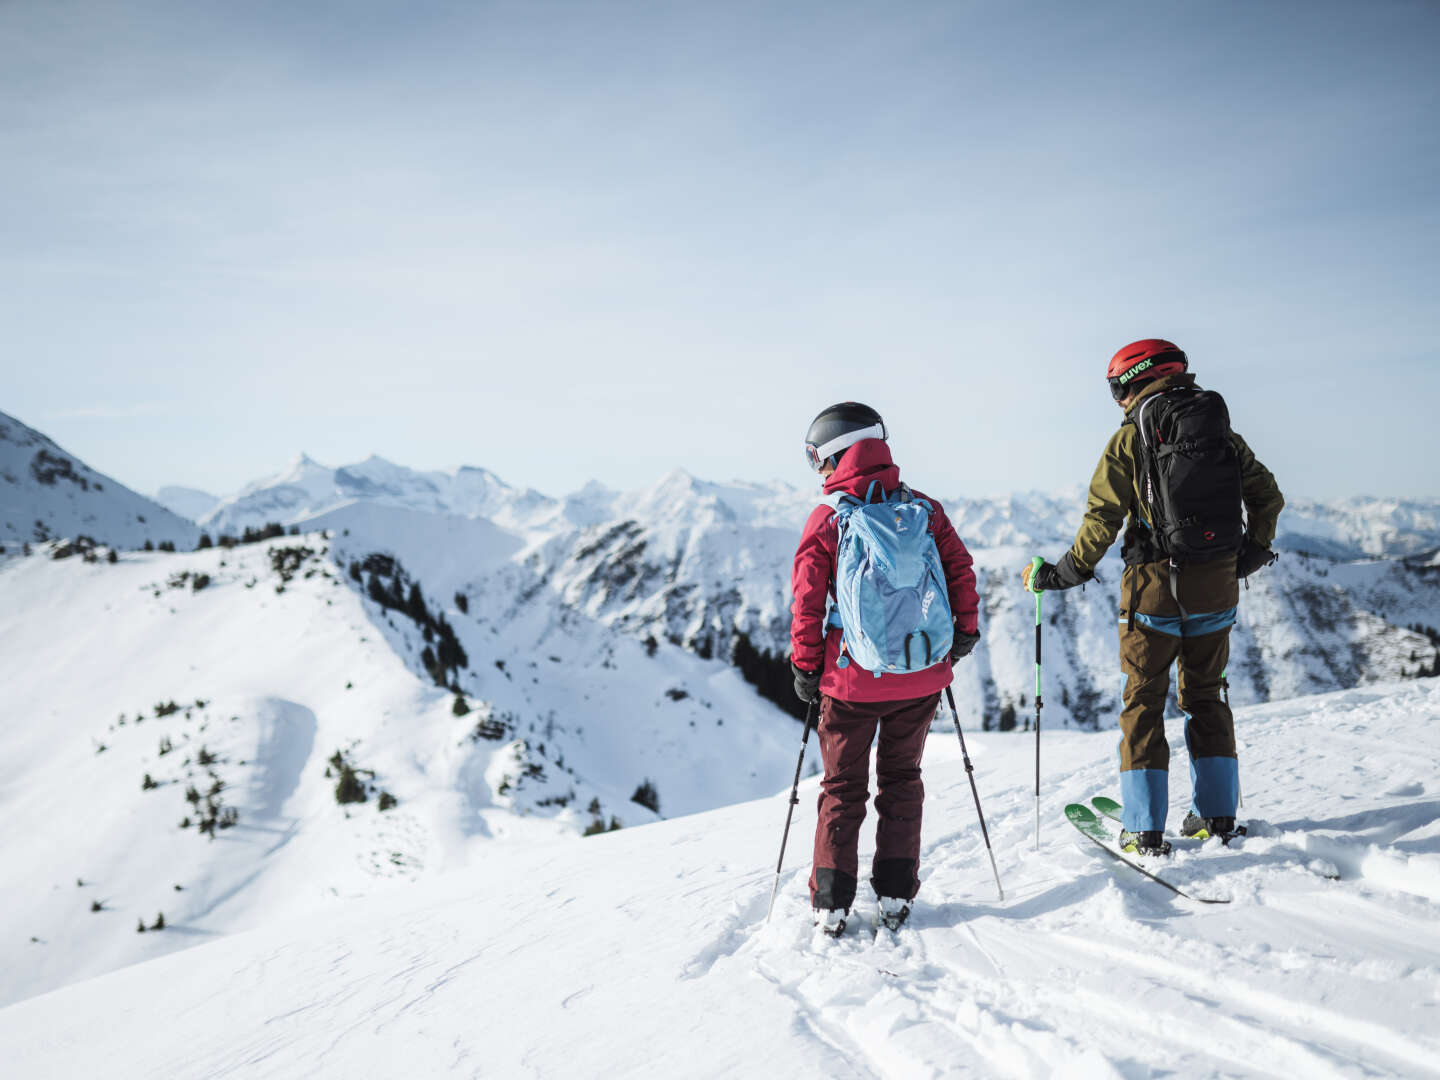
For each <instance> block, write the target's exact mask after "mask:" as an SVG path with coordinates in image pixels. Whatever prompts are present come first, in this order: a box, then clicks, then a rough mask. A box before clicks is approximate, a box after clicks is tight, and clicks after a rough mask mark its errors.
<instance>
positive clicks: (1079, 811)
mask: <svg viewBox="0 0 1440 1080" xmlns="http://www.w3.org/2000/svg"><path fill="white" fill-rule="evenodd" d="M1065 816H1066V817H1067V818H1068V819H1069V820H1070V824H1072V825H1074V826H1075V828H1077V829H1079V830H1080V831H1081V832H1082V833H1084V834H1085V835H1086V836H1087V837H1088V838H1089V839H1090V840H1092V841H1094V842H1095V843H1096V844H1097V845H1098V846H1099V847H1100V849H1101V850H1102V851H1104V852H1105V854H1107V855H1109V856H1110V857H1111V858H1112V859H1114V860H1116V861H1117V862H1122V863H1124V864H1125V865H1126V866H1128V867H1130V869H1132V870H1134V871H1135V872H1136V873H1138V874H1143V875H1144V876H1145V877H1147V878H1149V879H1150V880H1151V881H1153V882H1155V884H1157V885H1163V886H1164V887H1165V888H1167V889H1169V890H1170V891H1171V892H1173V893H1174V894H1175V895H1177V896H1183V897H1184V898H1185V899H1186V900H1194V901H1196V902H1197V903H1201V904H1228V903H1229V902H1230V901H1229V900H1228V899H1219V898H1213V899H1212V898H1211V897H1207V896H1195V895H1194V894H1192V893H1188V892H1186V891H1185V890H1184V889H1182V888H1179V887H1178V886H1176V885H1172V884H1170V882H1168V881H1166V880H1165V879H1164V878H1162V877H1161V876H1160V875H1158V874H1154V873H1151V872H1150V871H1149V870H1147V869H1145V867H1143V866H1141V865H1140V863H1139V861H1138V860H1136V859H1132V858H1130V856H1128V855H1126V854H1125V853H1124V852H1122V851H1120V850H1119V848H1117V847H1116V846H1115V837H1113V836H1111V835H1110V830H1109V829H1107V828H1106V827H1105V825H1104V824H1103V823H1102V822H1101V820H1100V819H1099V818H1098V817H1096V816H1095V811H1093V810H1091V809H1090V808H1089V807H1088V806H1081V805H1080V804H1079V803H1070V804H1069V805H1068V806H1066V807H1065Z"/></svg>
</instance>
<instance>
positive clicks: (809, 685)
mask: <svg viewBox="0 0 1440 1080" xmlns="http://www.w3.org/2000/svg"><path fill="white" fill-rule="evenodd" d="M790 670H791V671H792V672H794V673H795V696H796V697H798V698H799V699H800V700H801V701H803V702H805V703H806V704H807V705H808V704H809V703H810V702H812V701H814V700H815V699H816V698H818V697H819V696H820V672H818V671H806V670H804V669H803V668H798V667H796V666H795V661H794V660H791V661H790Z"/></svg>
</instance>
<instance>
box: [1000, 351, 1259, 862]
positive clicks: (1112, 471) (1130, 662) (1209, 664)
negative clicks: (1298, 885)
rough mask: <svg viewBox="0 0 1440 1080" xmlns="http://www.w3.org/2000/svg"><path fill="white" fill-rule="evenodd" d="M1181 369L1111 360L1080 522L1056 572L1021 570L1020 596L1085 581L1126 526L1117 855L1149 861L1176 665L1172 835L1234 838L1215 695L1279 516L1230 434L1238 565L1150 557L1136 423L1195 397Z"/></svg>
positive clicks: (1229, 759)
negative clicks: (1180, 785)
mask: <svg viewBox="0 0 1440 1080" xmlns="http://www.w3.org/2000/svg"><path fill="white" fill-rule="evenodd" d="M1188 366H1189V361H1188V360H1187V358H1186V356H1185V354H1184V353H1183V352H1181V351H1180V349H1179V348H1177V347H1176V346H1175V345H1173V344H1172V343H1171V342H1168V341H1165V340H1163V339H1160V338H1147V339H1145V340H1143V341H1137V342H1134V343H1132V344H1130V345H1127V346H1125V347H1124V348H1123V349H1121V350H1120V351H1119V352H1117V353H1116V354H1115V356H1114V358H1113V359H1112V360H1111V361H1110V366H1109V369H1108V372H1107V379H1108V381H1109V383H1110V388H1111V394H1112V396H1113V397H1114V398H1115V401H1116V404H1118V405H1119V406H1120V407H1121V408H1122V409H1124V410H1125V415H1126V422H1125V423H1123V424H1121V426H1120V429H1119V430H1118V431H1116V432H1115V434H1114V435H1112V436H1111V437H1110V441H1109V443H1108V444H1107V445H1106V447H1105V452H1104V453H1103V454H1101V455H1100V463H1099V464H1098V465H1097V466H1096V467H1095V475H1094V477H1093V478H1092V479H1091V481H1090V497H1089V505H1088V506H1087V508H1086V511H1085V520H1084V522H1083V523H1082V524H1081V526H1080V530H1079V532H1078V533H1077V534H1076V536H1075V542H1074V544H1073V545H1072V546H1071V548H1070V550H1069V551H1068V552H1066V553H1065V555H1064V556H1063V557H1062V558H1061V559H1060V561H1059V562H1058V563H1056V564H1054V565H1052V564H1050V563H1044V564H1043V565H1042V566H1040V568H1039V569H1038V570H1037V571H1036V572H1035V574H1034V575H1033V577H1032V574H1031V568H1030V567H1029V566H1027V567H1026V568H1025V569H1024V571H1023V572H1022V580H1023V581H1024V583H1025V587H1026V588H1027V589H1031V590H1032V591H1043V590H1046V589H1068V588H1072V587H1073V586H1075V585H1079V584H1081V583H1082V582H1084V581H1088V580H1089V579H1090V578H1091V577H1093V576H1094V571H1095V567H1096V565H1097V564H1098V563H1099V562H1100V558H1101V556H1103V555H1104V554H1105V552H1106V551H1107V550H1108V549H1109V547H1110V545H1111V544H1112V543H1114V541H1115V537H1116V536H1117V535H1118V534H1119V532H1120V529H1121V527H1122V525H1123V526H1125V538H1124V541H1123V544H1122V547H1121V551H1122V554H1123V556H1124V560H1125V570H1124V572H1123V575H1122V578H1121V588H1120V605H1121V606H1120V619H1119V624H1120V665H1121V668H1122V670H1123V671H1124V672H1125V675H1126V681H1125V695H1124V708H1123V711H1122V712H1121V714H1120V730H1121V736H1122V737H1121V741H1120V788H1121V796H1122V802H1123V803H1124V820H1123V823H1122V824H1123V830H1124V831H1123V832H1122V835H1121V846H1122V847H1125V848H1126V849H1127V850H1132V851H1138V852H1141V853H1146V854H1163V853H1164V852H1165V851H1168V850H1169V848H1168V845H1166V844H1165V842H1164V839H1163V830H1164V828H1165V816H1166V811H1167V809H1168V803H1169V767H1170V747H1169V744H1168V743H1167V742H1166V740H1165V715H1164V714H1165V699H1166V695H1167V693H1168V691H1169V688H1170V665H1171V664H1173V663H1176V662H1177V661H1178V662H1179V669H1180V671H1179V682H1178V690H1179V701H1180V708H1181V710H1182V711H1183V712H1184V713H1185V714H1186V722H1185V742H1186V745H1187V747H1188V748H1189V751H1190V772H1191V780H1192V789H1193V804H1192V810H1191V812H1190V814H1188V815H1187V816H1186V819H1185V823H1184V825H1183V826H1182V830H1181V831H1182V832H1183V833H1184V834H1185V835H1196V834H1198V833H1200V832H1201V831H1207V832H1210V833H1216V834H1220V835H1222V836H1225V837H1226V838H1227V839H1228V835H1229V834H1230V833H1231V832H1232V830H1233V829H1234V827H1235V811H1236V803H1237V800H1238V798H1239V789H1240V774H1239V766H1238V762H1237V760H1236V756H1235V723H1234V719H1233V717H1232V716H1231V714H1230V707H1229V705H1228V704H1226V702H1225V701H1224V700H1223V699H1222V696H1221V682H1222V675H1223V673H1224V671H1225V668H1226V665H1227V663H1228V661H1229V656H1230V627H1231V625H1233V623H1234V622H1235V609H1236V604H1237V603H1238V601H1239V587H1238V579H1240V578H1245V577H1249V576H1250V574H1252V573H1254V572H1255V571H1256V570H1258V569H1259V568H1260V567H1262V566H1266V565H1268V564H1269V563H1271V562H1274V560H1275V556H1274V555H1273V554H1271V552H1270V545H1271V543H1272V542H1273V541H1274V538H1275V525H1276V521H1277V519H1278V518H1279V516H1280V510H1281V508H1282V507H1284V505H1285V499H1284V497H1283V496H1282V495H1281V493H1280V489H1279V487H1278V486H1277V485H1276V483H1275V478H1274V477H1273V476H1272V475H1271V474H1270V471H1269V470H1268V469H1267V468H1265V466H1264V465H1262V464H1261V463H1260V462H1259V461H1258V460H1257V459H1256V457H1255V454H1254V453H1253V452H1252V451H1251V449H1250V447H1249V446H1248V445H1246V443H1245V440H1244V439H1242V438H1241V437H1240V436H1239V435H1238V434H1236V433H1235V432H1233V431H1230V432H1229V436H1228V437H1229V440H1230V443H1231V445H1232V446H1233V448H1234V452H1235V459H1236V460H1237V463H1238V470H1239V484H1240V492H1239V496H1240V501H1241V502H1242V503H1243V506H1244V510H1245V518H1246V523H1245V527H1244V529H1245V531H1244V535H1243V540H1242V542H1241V545H1240V549H1239V552H1238V554H1237V553H1236V551H1235V550H1234V548H1233V547H1231V548H1229V549H1228V550H1224V551H1221V552H1218V553H1217V554H1216V555H1215V556H1213V557H1207V558H1205V559H1204V560H1203V561H1185V560H1182V561H1176V560H1172V559H1171V558H1169V557H1167V556H1166V555H1165V554H1164V553H1163V552H1162V551H1161V550H1160V548H1159V547H1158V546H1157V543H1156V537H1155V533H1154V531H1153V529H1152V525H1153V524H1154V523H1155V522H1156V521H1157V520H1158V518H1157V515H1156V513H1155V506H1154V501H1155V500H1154V499H1153V498H1150V497H1147V490H1153V481H1151V482H1147V477H1146V475H1145V465H1144V448H1143V446H1142V444H1141V439H1142V435H1141V431H1140V426H1139V424H1138V423H1136V422H1134V421H1136V420H1137V419H1138V420H1142V421H1143V419H1144V412H1143V410H1144V409H1146V408H1148V407H1149V406H1147V405H1146V404H1145V403H1146V402H1151V403H1152V404H1153V403H1154V402H1155V401H1156V400H1157V399H1158V397H1159V395H1164V394H1167V393H1169V392H1170V391H1174V390H1179V389H1184V390H1189V389H1192V388H1195V376H1193V375H1191V374H1188V372H1187V368H1188ZM1227 426H1228V424H1227ZM1232 497H1233V496H1232ZM1237 513H1238V509H1237ZM1127 519H1128V524H1127ZM1237 532H1238V525H1237ZM1206 535H1209V534H1208V533H1207V534H1206Z"/></svg>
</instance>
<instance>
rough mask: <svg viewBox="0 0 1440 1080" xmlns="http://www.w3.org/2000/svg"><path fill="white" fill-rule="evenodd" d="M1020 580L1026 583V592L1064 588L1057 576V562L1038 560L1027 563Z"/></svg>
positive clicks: (1052, 590) (1051, 590) (1021, 572)
mask: <svg viewBox="0 0 1440 1080" xmlns="http://www.w3.org/2000/svg"><path fill="white" fill-rule="evenodd" d="M1020 580H1021V581H1022V582H1024V583H1025V591H1026V592H1037V593H1038V592H1054V591H1058V590H1060V589H1063V588H1064V587H1065V586H1063V585H1061V584H1060V582H1059V581H1058V580H1056V577H1055V564H1054V563H1048V562H1045V561H1043V560H1036V561H1034V562H1030V563H1028V564H1026V566H1025V569H1024V570H1022V571H1020Z"/></svg>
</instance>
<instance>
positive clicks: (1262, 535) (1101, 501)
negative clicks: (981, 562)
mask: <svg viewBox="0 0 1440 1080" xmlns="http://www.w3.org/2000/svg"><path fill="white" fill-rule="evenodd" d="M1194 385H1195V376H1193V375H1190V374H1179V375H1166V376H1164V377H1162V378H1159V379H1155V380H1153V381H1152V382H1151V383H1150V385H1149V386H1147V387H1145V388H1144V389H1143V390H1141V391H1140V392H1139V393H1138V394H1137V395H1136V397H1135V400H1134V401H1132V402H1131V403H1130V404H1129V406H1128V407H1127V408H1126V410H1125V415H1126V416H1127V417H1128V416H1129V415H1130V414H1131V413H1132V412H1134V411H1135V409H1136V407H1137V406H1138V405H1139V404H1140V402H1141V401H1143V400H1144V399H1145V398H1147V397H1149V396H1151V395H1152V394H1158V393H1161V392H1163V391H1165V390H1169V389H1171V388H1173V387H1176V386H1194ZM1230 439H1231V441H1232V442H1233V443H1234V445H1235V450H1236V452H1237V453H1238V454H1239V455H1240V493H1241V498H1242V499H1243V501H1244V503H1245V516H1246V519H1247V525H1246V536H1247V537H1248V538H1249V539H1250V540H1251V541H1253V542H1254V543H1257V544H1259V545H1261V546H1262V547H1265V548H1269V547H1270V544H1271V542H1272V541H1274V539H1275V524H1276V522H1277V521H1278V520H1279V517H1280V511H1281V509H1282V508H1283V507H1284V506H1285V497H1284V496H1283V495H1282V494H1281V493H1280V488H1279V486H1278V485H1277V484H1276V483H1275V477H1274V476H1272V475H1271V474H1270V470H1269V469H1267V468H1265V466H1264V465H1262V464H1260V462H1259V461H1258V460H1257V459H1256V457H1255V454H1254V452H1253V451H1252V450H1251V449H1250V447H1249V446H1247V445H1246V443H1245V440H1244V439H1242V438H1241V437H1240V436H1239V435H1237V434H1235V433H1234V432H1231V433H1230ZM1142 472H1143V467H1142V465H1141V448H1140V431H1139V429H1138V428H1136V426H1135V425H1134V424H1131V423H1124V424H1121V425H1120V430H1119V431H1117V432H1115V434H1114V435H1112V436H1110V442H1109V443H1108V444H1106V446H1105V452H1104V453H1103V454H1101V455H1100V463H1099V464H1098V465H1096V466H1095V475H1094V476H1093V477H1091V479H1090V499H1089V503H1088V505H1087V506H1086V508H1085V520H1084V522H1082V523H1081V525H1080V531H1079V532H1077V533H1076V534H1075V543H1074V544H1073V545H1072V546H1071V548H1070V551H1069V553H1068V561H1069V562H1070V563H1071V564H1072V565H1073V568H1074V570H1075V571H1076V572H1077V573H1078V574H1079V575H1081V576H1082V577H1083V578H1089V577H1090V576H1091V575H1092V574H1093V573H1094V571H1095V567H1096V565H1097V564H1098V563H1099V562H1100V558H1101V556H1103V555H1104V554H1105V552H1106V551H1108V550H1109V549H1110V545H1111V544H1113V543H1114V542H1115V537H1116V536H1118V535H1119V533H1120V529H1121V527H1122V526H1124V527H1125V528H1126V534H1125V535H1126V541H1127V543H1126V549H1127V551H1128V550H1129V548H1130V546H1131V545H1130V543H1129V541H1130V540H1131V539H1132V534H1136V533H1137V532H1138V530H1142V529H1143V530H1144V531H1145V532H1146V533H1148V532H1149V522H1148V521H1146V520H1145V517H1144V509H1143V508H1144V500H1143V499H1142V498H1141V494H1140V484H1141V479H1142ZM1127 518H1128V524H1127Z"/></svg>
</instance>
